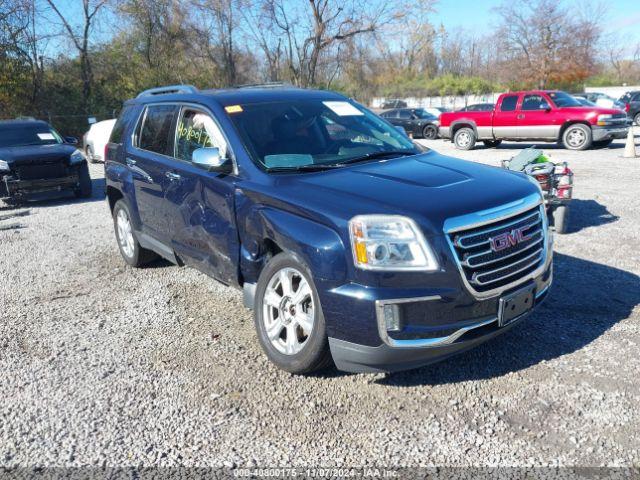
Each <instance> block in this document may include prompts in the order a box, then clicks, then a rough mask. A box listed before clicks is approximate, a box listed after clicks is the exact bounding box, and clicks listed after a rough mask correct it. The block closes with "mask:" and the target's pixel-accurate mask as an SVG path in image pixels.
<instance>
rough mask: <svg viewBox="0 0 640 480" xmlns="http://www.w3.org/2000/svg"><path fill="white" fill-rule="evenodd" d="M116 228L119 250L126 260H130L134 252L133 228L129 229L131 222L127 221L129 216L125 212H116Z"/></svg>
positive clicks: (122, 210) (121, 210)
mask: <svg viewBox="0 0 640 480" xmlns="http://www.w3.org/2000/svg"><path fill="white" fill-rule="evenodd" d="M116 226H117V227H118V242H119V243H120V248H121V249H122V252H123V253H124V254H125V255H126V256H127V257H128V258H132V257H133V254H134V250H135V247H134V239H133V228H132V227H131V220H129V215H128V214H127V211H126V210H124V209H120V210H118V214H117V215H116Z"/></svg>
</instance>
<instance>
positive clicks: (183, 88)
mask: <svg viewBox="0 0 640 480" xmlns="http://www.w3.org/2000/svg"><path fill="white" fill-rule="evenodd" d="M197 92H198V89H197V88H196V87H194V86H193V85H167V86H166V87H157V88H150V89H148V90H145V91H143V92H140V93H139V94H138V96H137V97H136V98H140V97H150V96H152V95H167V94H169V93H197Z"/></svg>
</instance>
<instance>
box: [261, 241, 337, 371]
mask: <svg viewBox="0 0 640 480" xmlns="http://www.w3.org/2000/svg"><path fill="white" fill-rule="evenodd" d="M254 319H255V324H256V330H257V333H258V340H259V341H260V345H261V346H262V349H263V350H264V352H265V353H266V354H267V357H268V358H269V360H271V361H272V362H273V363H275V364H276V365H277V366H278V367H280V368H281V369H283V370H286V371H288V372H291V373H297V374H301V373H310V372H314V371H317V370H321V369H323V368H325V367H326V366H327V365H329V363H330V362H331V354H330V352H329V342H328V339H327V332H326V327H325V323H324V316H323V314H322V308H321V307H320V300H319V298H318V293H317V291H316V288H315V285H314V283H313V279H312V277H311V274H310V273H309V270H308V269H307V267H306V266H305V265H303V264H302V263H301V262H300V261H299V260H298V259H297V258H296V257H294V256H293V255H291V254H288V253H279V254H278V255H276V256H275V257H273V258H272V259H271V260H270V261H269V263H268V264H267V265H266V266H265V267H264V269H263V271H262V273H261V274H260V278H259V279H258V285H257V287H256V302H255V311H254Z"/></svg>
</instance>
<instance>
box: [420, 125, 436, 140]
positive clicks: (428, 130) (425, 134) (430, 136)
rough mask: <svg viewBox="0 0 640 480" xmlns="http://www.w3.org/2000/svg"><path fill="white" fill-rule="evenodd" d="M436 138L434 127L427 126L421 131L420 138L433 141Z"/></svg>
mask: <svg viewBox="0 0 640 480" xmlns="http://www.w3.org/2000/svg"><path fill="white" fill-rule="evenodd" d="M437 137H438V129H437V128H436V127H435V125H427V126H426V127H424V129H423V130H422V138H424V139H426V140H435V139H436V138H437Z"/></svg>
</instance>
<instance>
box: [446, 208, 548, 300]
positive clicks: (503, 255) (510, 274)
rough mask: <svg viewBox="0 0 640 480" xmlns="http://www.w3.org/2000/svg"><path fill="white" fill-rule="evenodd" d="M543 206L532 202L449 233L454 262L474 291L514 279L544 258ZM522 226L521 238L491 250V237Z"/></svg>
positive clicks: (520, 277) (531, 268)
mask: <svg viewBox="0 0 640 480" xmlns="http://www.w3.org/2000/svg"><path fill="white" fill-rule="evenodd" d="M543 212H544V210H543V208H542V207H541V206H536V207H534V208H531V209H529V210H526V211H525V212H522V213H519V214H517V215H513V216H510V217H508V218H503V219H500V220H498V221H495V222H493V223H490V224H488V225H482V226H480V227H473V228H469V229H462V230H458V231H456V232H454V233H449V239H450V240H451V244H452V246H453V250H454V253H455V255H456V260H457V261H458V266H459V267H460V269H461V271H462V273H463V275H464V277H465V279H466V281H467V283H468V284H469V285H470V286H471V288H472V289H473V290H474V291H476V292H481V293H482V292H489V291H493V290H496V289H498V290H499V289H501V288H504V287H507V286H509V285H512V284H514V283H517V282H518V280H520V279H522V278H523V277H525V276H527V275H528V274H530V273H531V272H533V271H535V270H536V269H537V268H538V267H539V266H540V265H541V264H542V263H543V262H544V259H545V251H544V249H545V231H544V228H545V222H544V219H543V215H544V213H543ZM516 229H522V233H523V235H524V240H522V241H520V242H519V243H517V244H516V245H511V246H509V247H507V248H505V249H504V250H500V251H497V252H496V251H494V250H493V249H492V246H491V239H492V238H495V237H497V236H500V235H502V234H505V233H511V232H513V231H514V230H516Z"/></svg>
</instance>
